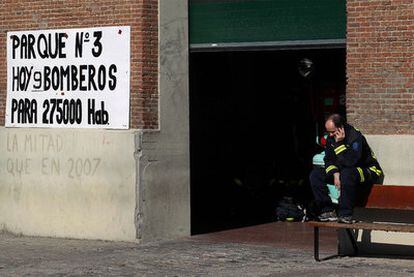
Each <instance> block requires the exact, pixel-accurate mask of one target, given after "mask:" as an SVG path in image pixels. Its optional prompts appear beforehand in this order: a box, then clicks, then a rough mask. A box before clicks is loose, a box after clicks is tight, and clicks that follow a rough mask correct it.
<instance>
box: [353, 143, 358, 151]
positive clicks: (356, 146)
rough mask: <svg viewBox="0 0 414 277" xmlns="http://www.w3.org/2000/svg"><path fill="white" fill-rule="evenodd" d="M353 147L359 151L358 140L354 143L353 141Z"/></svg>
mask: <svg viewBox="0 0 414 277" xmlns="http://www.w3.org/2000/svg"><path fill="white" fill-rule="evenodd" d="M352 149H354V150H355V151H358V149H359V143H358V142H357V141H356V142H354V143H352Z"/></svg>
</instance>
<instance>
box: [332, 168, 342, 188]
mask: <svg viewBox="0 0 414 277" xmlns="http://www.w3.org/2000/svg"><path fill="white" fill-rule="evenodd" d="M333 176H334V184H335V187H336V188H337V189H338V190H339V191H341V180H340V178H339V176H340V175H339V172H335V173H334V174H333Z"/></svg>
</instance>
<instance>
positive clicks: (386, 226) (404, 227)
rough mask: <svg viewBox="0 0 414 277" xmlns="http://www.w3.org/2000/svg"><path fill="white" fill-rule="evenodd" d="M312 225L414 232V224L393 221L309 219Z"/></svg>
mask: <svg viewBox="0 0 414 277" xmlns="http://www.w3.org/2000/svg"><path fill="white" fill-rule="evenodd" d="M308 223H309V224H310V225H312V226H313V227H329V228H340V229H363V230H377V231H389V232H405V233H414V224H395V223H378V222H377V223H376V222H374V223H369V222H357V223H353V224H344V223H338V222H319V221H309V222H308Z"/></svg>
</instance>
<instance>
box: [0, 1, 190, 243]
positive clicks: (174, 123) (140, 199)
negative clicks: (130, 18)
mask: <svg viewBox="0 0 414 277" xmlns="http://www.w3.org/2000/svg"><path fill="white" fill-rule="evenodd" d="M159 9H160V10H159V24H160V25H159V30H160V34H159V49H158V51H159V53H160V56H159V61H158V62H159V80H158V82H159V97H160V102H159V120H160V124H159V125H160V128H159V130H146V131H139V130H131V131H107V130H79V129H72V130H66V129H65V130H62V129H14V128H7V129H6V128H1V129H0V230H8V231H10V232H13V233H21V234H24V235H39V236H56V237H70V238H89V239H107V240H126V241H150V240H158V239H166V238H176V237H180V236H186V235H189V234H190V180H189V176H190V169H189V168H190V163H189V103H188V18H187V16H188V7H187V1H185V0H169V1H160V2H159ZM155 52H156V51H155Z"/></svg>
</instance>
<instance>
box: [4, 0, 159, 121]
mask: <svg viewBox="0 0 414 277" xmlns="http://www.w3.org/2000/svg"><path fill="white" fill-rule="evenodd" d="M121 25H129V26H131V101H130V102H131V110H130V111H131V114H130V127H131V128H145V129H156V128H158V88H157V86H158V0H118V1H113V0H110V1H108V0H82V1H79V0H66V1H59V0H20V1H16V0H0V125H4V119H5V118H4V114H5V105H6V89H7V84H6V81H7V80H6V76H7V72H6V70H7V69H6V61H7V58H6V33H7V31H18V30H37V29H63V28H79V27H99V26H121Z"/></svg>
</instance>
